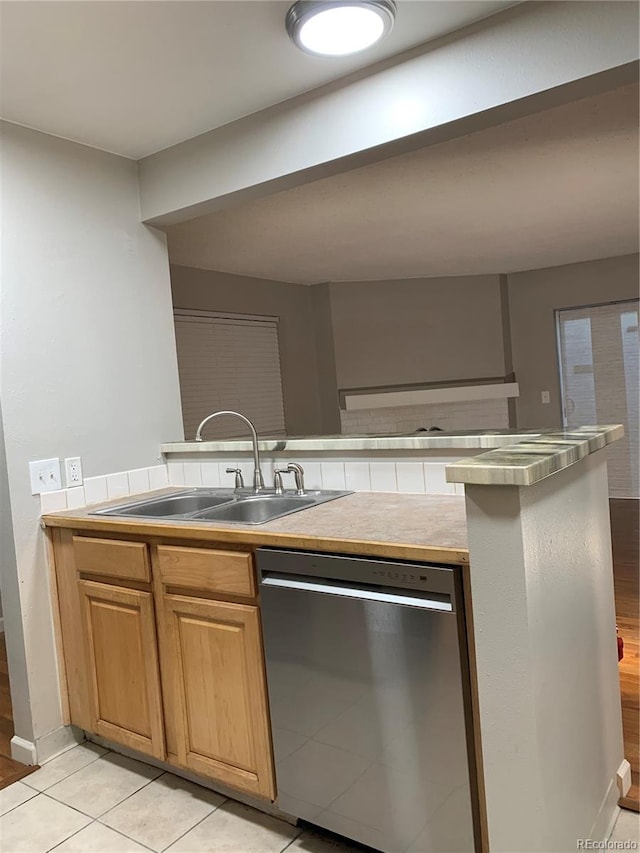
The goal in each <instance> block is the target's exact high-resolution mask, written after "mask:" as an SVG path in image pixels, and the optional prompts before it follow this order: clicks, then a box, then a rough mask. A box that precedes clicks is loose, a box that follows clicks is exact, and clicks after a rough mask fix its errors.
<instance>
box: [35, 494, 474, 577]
mask: <svg viewBox="0 0 640 853" xmlns="http://www.w3.org/2000/svg"><path fill="white" fill-rule="evenodd" d="M178 491H184V489H162V490H160V491H157V492H146V493H145V494H144V495H139V499H140V500H143V499H147V498H150V497H154V496H159V495H163V494H165V495H166V494H171V493H174V492H178ZM135 499H136V496H133V497H131V496H130V497H128V498H126V499H122V500H118V501H110V502H109V503H105V504H96V505H94V506H91V507H84V508H82V509H75V510H65V511H63V512H56V513H50V514H47V515H44V516H43V519H42V520H43V523H44V525H45V526H46V527H67V528H78V529H82V530H92V531H94V532H95V533H96V534H99V532H100V531H101V530H102V531H105V532H107V531H108V532H111V533H120V534H123V535H125V536H127V535H142V536H162V537H164V538H176V539H192V540H193V539H197V540H200V541H202V542H217V543H236V544H246V545H251V546H253V547H258V546H260V545H266V546H273V547H280V548H300V549H303V550H315V551H327V552H330V553H347V554H362V555H365V556H367V555H368V556H378V557H388V558H391V559H403V560H420V561H433V562H445V563H446V562H448V563H458V564H468V562H469V551H468V546H467V525H466V517H465V501H464V498H463V497H461V496H458V495H408V494H395V493H388V492H354V493H353V494H350V495H346V496H345V497H342V498H338V499H337V500H333V501H328V502H327V503H324V504H320V505H318V506H314V507H311V508H309V509H305V510H302V511H300V512H295V513H292V514H291V515H288V516H284V517H282V518H278V519H275V520H274V521H269V522H267V523H266V524H259V525H249V524H229V523H228V522H222V521H217V522H213V521H207V522H196V521H190V520H187V521H176V520H174V519H170V520H169V519H167V520H164V521H162V520H156V519H143V518H127V517H120V518H118V517H115V516H104V515H102V516H101V515H92V513H93V512H95V510H96V509H101V508H103V507H107V506H116V505H117V504H119V503H120V504H125V503H126V504H129V503H132V502H133V501H134V500H135Z"/></svg>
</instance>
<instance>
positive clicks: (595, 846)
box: [576, 838, 638, 850]
mask: <svg viewBox="0 0 640 853" xmlns="http://www.w3.org/2000/svg"><path fill="white" fill-rule="evenodd" d="M576 849H577V850H637V849H638V842H637V841H632V840H631V839H629V840H628V841H592V840H591V838H578V840H577V841H576Z"/></svg>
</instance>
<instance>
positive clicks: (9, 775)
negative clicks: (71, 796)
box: [0, 634, 37, 788]
mask: <svg viewBox="0 0 640 853" xmlns="http://www.w3.org/2000/svg"><path fill="white" fill-rule="evenodd" d="M12 737H13V712H12V710H11V694H10V693H9V669H8V667H7V647H6V646H5V642H4V634H0V788H6V787H7V785H10V784H11V783H12V782H17V781H18V779H22V778H23V777H24V776H27V775H28V774H29V773H33V771H34V770H36V769H37V767H27V766H25V765H24V764H19V763H18V762H17V761H14V760H13V759H12V758H11V747H10V741H11V738H12Z"/></svg>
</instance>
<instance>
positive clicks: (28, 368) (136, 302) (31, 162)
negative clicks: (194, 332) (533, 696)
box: [0, 123, 182, 759]
mask: <svg viewBox="0 0 640 853" xmlns="http://www.w3.org/2000/svg"><path fill="white" fill-rule="evenodd" d="M1 153H2V161H1V163H2V208H1V209H2V289H1V293H0V295H1V303H0V395H1V398H2V417H3V421H4V433H5V446H6V457H7V470H8V485H9V496H10V502H11V512H12V517H13V540H14V544H15V551H16V562H17V579H18V585H17V586H16V589H18V588H19V595H18V596H16V598H17V599H18V600H12V601H9V600H8V595H7V594H6V591H5V602H4V603H5V609H7V610H8V609H9V608H15V611H16V612H17V613H21V621H22V628H23V632H24V646H25V649H24V651H25V656H26V668H27V670H28V681H29V690H30V694H31V696H30V699H31V706H30V707H31V714H32V720H28V719H24V718H19V717H18V716H17V717H16V731H17V734H18V735H19V736H20V737H23V738H24V739H26V740H31V737H33V738H34V739H35V740H36V742H37V741H39V740H41V739H45V740H42V742H41V744H39V746H40V750H39V757H40V758H41V759H42V757H44V755H45V753H46V752H47V750H50V749H51V748H52V747H51V744H53V743H54V742H56V736H55V731H56V729H58V728H59V726H60V722H61V715H60V706H59V701H58V683H57V675H56V664H55V655H54V643H53V636H52V624H51V612H50V604H49V592H48V587H47V572H46V567H45V560H44V548H43V535H42V533H41V531H40V528H39V524H38V516H39V500H38V498H37V497H33V496H32V495H31V490H30V486H29V476H28V462H29V460H32V459H42V458H48V457H61V458H64V457H65V456H81V457H82V462H83V468H84V475H85V476H87V477H90V476H91V475H93V474H102V473H104V472H105V471H121V470H124V469H131V468H138V467H142V466H147V465H152V464H154V463H156V462H157V461H158V460H159V459H160V452H159V444H160V442H162V441H166V440H167V439H171V438H177V439H179V438H181V437H182V422H181V414H180V398H179V391H178V374H177V362H176V355H175V346H174V344H173V341H174V334H173V320H172V305H171V291H170V283H169V268H168V258H167V252H166V246H165V239H164V235H162V234H160V233H159V232H157V231H155V230H154V229H151V228H148V227H146V226H144V225H141V224H140V221H139V220H140V213H139V200H138V184H137V168H136V164H135V163H134V162H132V161H130V160H126V159H123V158H120V157H116V156H113V155H110V154H105V153H103V152H99V151H96V150H94V149H91V148H87V147H85V146H81V145H77V144H74V143H69V142H66V141H64V140H61V139H57V138H54V137H51V136H47V135H44V134H41V133H37V132H35V131H31V130H27V129H25V128H22V127H18V126H16V125H10V124H6V123H5V124H3V125H2V152H1ZM5 586H6V585H5ZM12 683H13V681H12ZM18 698H19V697H18ZM14 699H15V697H14ZM31 723H32V727H31ZM48 735H50V736H51V737H50V739H49V742H48V743H49V746H47V745H46V743H45V741H46V736H48Z"/></svg>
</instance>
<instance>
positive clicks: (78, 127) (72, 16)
mask: <svg viewBox="0 0 640 853" xmlns="http://www.w3.org/2000/svg"><path fill="white" fill-rule="evenodd" d="M291 2H293V0H291ZM291 2H289V0H286V2H280V0H165V2H154V0H133V1H131V0H124V2H122V0H121V2H108V0H106V2H105V0H98V2H76V0H28V2H6V0H3V2H1V3H0V24H1V28H0V77H1V79H2V86H1V90H0V107H1V109H0V114H1V115H2V117H3V118H5V119H7V120H9V121H13V122H16V123H18V124H22V125H25V126H27V127H32V128H35V129H37V130H42V131H45V132H47V133H52V134H55V135H57V136H62V137H65V138H67V139H73V140H75V141H77V142H82V143H85V144H86V145H92V146H94V147H96V148H102V149H104V150H106V151H112V152H114V153H117V154H122V155H124V156H127V157H132V158H134V159H138V158H140V157H143V156H145V155H147V154H151V153H153V152H155V151H159V150H161V149H163V148H166V147H168V146H170V145H173V144H175V143H177V142H181V141H183V140H185V139H189V138H191V137H192V136H196V135H197V134H199V133H204V132H205V131H207V130H211V129H212V128H214V127H219V126H221V125H223V124H226V123H228V122H230V121H233V120H235V119H237V118H240V117H241V116H244V115H248V114H250V113H253V112H256V111H257V110H260V109H263V108H265V107H268V106H271V105H272V104H275V103H278V102H280V101H283V100H286V99H287V98H291V97H293V96H295V95H299V94H301V93H302V92H305V91H307V90H309V89H313V88H315V87H317V86H320V85H322V84H324V83H327V82H329V81H332V80H335V79H336V78H338V77H342V76H344V75H345V74H349V73H351V72H353V71H356V70H359V69H361V68H364V67H366V66H368V65H371V64H372V63H375V62H378V61H379V60H382V59H386V58H388V57H390V56H393V55H395V54H397V53H399V52H401V51H404V50H407V49H409V48H411V47H414V46H416V45H419V44H422V43H423V42H426V41H430V40H432V39H434V38H437V37H438V36H441V35H443V34H445V33H448V32H451V31H452V30H455V29H457V28H459V27H462V26H465V25H467V24H470V23H472V22H473V21H477V20H479V19H481V18H484V17H486V16H487V15H491V14H493V13H494V12H496V11H500V10H502V9H504V8H506V7H507V6H512V5H515V4H514V3H513V2H505V0H466V2H465V0H400V2H399V3H398V6H399V8H398V15H397V19H396V25H395V27H394V29H393V31H392V32H391V34H390V35H389V36H388V38H387V39H385V40H384V41H383V42H382V43H381V44H380V45H378V46H377V47H376V48H373V49H371V50H369V51H365V52H364V53H363V54H361V55H356V56H353V57H350V58H349V57H346V58H342V59H340V58H326V57H325V58H322V57H316V56H311V55H308V54H305V53H302V52H301V51H299V50H298V49H297V48H296V47H294V45H293V44H292V43H291V42H290V41H289V38H288V36H287V35H286V32H285V28H284V19H285V15H286V12H287V9H288V8H289V6H290V5H291Z"/></svg>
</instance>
